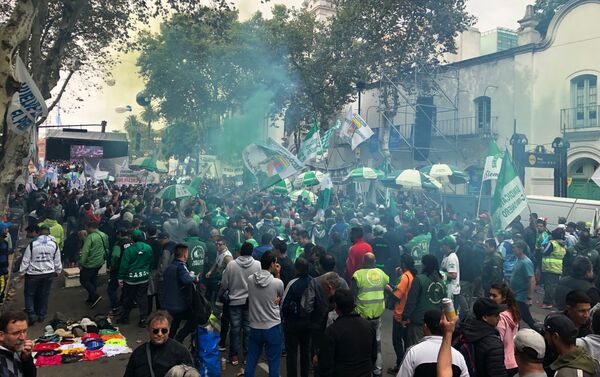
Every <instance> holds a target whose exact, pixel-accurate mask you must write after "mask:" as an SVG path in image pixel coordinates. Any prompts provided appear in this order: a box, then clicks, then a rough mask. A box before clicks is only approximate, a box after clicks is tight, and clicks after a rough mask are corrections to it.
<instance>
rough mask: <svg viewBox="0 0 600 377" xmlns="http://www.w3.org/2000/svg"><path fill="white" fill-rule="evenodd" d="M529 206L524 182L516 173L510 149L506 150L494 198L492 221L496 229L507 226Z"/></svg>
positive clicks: (502, 228)
mask: <svg viewBox="0 0 600 377" xmlns="http://www.w3.org/2000/svg"><path fill="white" fill-rule="evenodd" d="M526 208H527V197H526V196H525V189H524V188H523V184H522V183H521V180H520V179H519V176H517V173H515V168H514V167H513V164H512V162H511V160H510V156H509V154H508V151H506V152H504V157H503V158H502V168H501V169H500V174H499V175H498V182H497V183H496V190H495V191H494V197H493V200H492V222H493V225H494V228H495V229H496V230H504V229H506V227H507V226H508V225H509V224H510V223H511V222H512V221H513V220H514V219H515V218H516V217H517V216H518V215H520V214H521V212H523V211H524V210H525V209H526Z"/></svg>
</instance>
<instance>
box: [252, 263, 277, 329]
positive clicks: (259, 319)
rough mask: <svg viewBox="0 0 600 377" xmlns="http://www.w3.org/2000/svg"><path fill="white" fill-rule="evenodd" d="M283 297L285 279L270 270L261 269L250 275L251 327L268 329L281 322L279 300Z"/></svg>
mask: <svg viewBox="0 0 600 377" xmlns="http://www.w3.org/2000/svg"><path fill="white" fill-rule="evenodd" d="M282 297H283V281H281V280H280V279H277V278H275V277H274V276H273V275H272V274H271V273H270V272H269V271H267V270H260V271H258V272H256V273H254V274H252V275H250V276H249V277H248V302H249V307H250V314H249V316H248V318H249V320H250V327H251V328H253V329H259V330H268V329H270V328H272V327H274V326H277V325H279V324H280V323H281V317H280V316H279V305H278V304H277V303H276V302H279V300H277V298H279V299H281V298H282Z"/></svg>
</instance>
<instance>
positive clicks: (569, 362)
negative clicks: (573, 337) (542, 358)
mask: <svg viewBox="0 0 600 377" xmlns="http://www.w3.org/2000/svg"><path fill="white" fill-rule="evenodd" d="M550 368H551V369H552V370H554V371H556V374H555V375H554V376H555V377H577V376H578V374H577V370H578V369H581V370H583V372H584V373H587V374H588V375H591V376H596V375H597V374H598V373H600V367H599V366H598V362H597V361H596V360H594V359H593V358H592V356H591V355H590V354H589V353H588V352H587V351H586V350H585V349H583V348H581V347H577V349H576V350H575V351H573V352H569V353H565V354H564V355H560V356H558V359H556V360H555V361H554V362H553V363H552V364H550ZM584 376H585V374H584Z"/></svg>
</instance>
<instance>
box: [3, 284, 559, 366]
mask: <svg viewBox="0 0 600 377" xmlns="http://www.w3.org/2000/svg"><path fill="white" fill-rule="evenodd" d="M100 282H101V284H102V286H101V287H100V288H99V289H98V292H99V293H101V294H103V299H102V301H100V303H99V304H98V305H97V306H96V308H94V309H93V310H92V309H89V308H88V307H87V305H86V304H85V303H84V301H85V298H86V293H85V290H84V289H83V288H81V287H74V288H64V283H63V279H62V277H59V278H56V279H55V282H54V283H53V286H52V291H51V294H50V302H49V309H48V318H47V321H48V320H50V319H52V316H54V313H56V312H60V313H62V314H63V315H64V316H66V317H67V318H69V319H72V320H76V321H79V320H81V319H82V318H83V317H86V316H90V317H93V316H94V315H96V314H105V313H108V312H109V311H110V305H109V301H108V298H107V297H106V293H105V289H106V277H101V278H100ZM16 288H17V292H16V295H15V298H14V301H12V302H10V304H9V305H12V308H13V309H22V308H24V304H23V283H22V282H17V283H16ZM541 298H542V295H540V294H539V293H538V292H536V294H535V299H536V300H535V302H536V304H534V307H533V308H532V315H533V317H534V319H535V320H536V321H541V320H543V319H544V316H545V315H546V314H547V313H548V311H547V310H543V309H540V308H538V307H537V302H538V301H541ZM137 315H138V314H137V309H135V308H134V309H133V311H132V314H131V324H130V325H125V326H120V330H121V331H122V333H123V335H125V336H126V338H127V344H128V346H129V347H131V348H132V349H135V348H136V347H138V346H139V345H140V344H142V343H144V342H145V341H146V339H147V335H146V332H145V330H144V329H140V328H139V327H137V318H138V317H137ZM391 321H392V312H391V311H389V310H386V312H385V313H384V315H383V323H382V350H383V372H384V374H383V375H387V372H386V371H387V369H388V368H390V367H392V366H394V365H393V364H394V360H395V355H394V348H393V346H392V342H391V334H392V322H391ZM43 334H44V326H43V325H42V324H40V323H36V324H35V325H34V326H32V327H30V331H29V337H30V338H32V339H35V338H37V337H39V336H42V335H43ZM221 355H222V356H224V355H226V353H225V352H222V353H221ZM128 359H129V354H124V355H117V356H114V357H110V358H108V357H103V358H100V359H98V360H95V361H84V362H79V363H75V364H63V365H59V366H49V367H42V368H40V369H38V376H40V377H66V376H68V377H91V376H113V377H116V376H121V375H122V374H123V372H124V371H125V366H126V365H127V361H128ZM240 368H242V363H240V365H238V366H232V365H230V364H228V365H227V369H226V370H225V372H224V373H223V376H227V377H229V376H236V375H237V373H238V372H239V370H240ZM281 375H282V376H285V375H286V373H285V358H283V359H282V362H281ZM257 376H267V367H266V363H260V364H259V367H258V368H257Z"/></svg>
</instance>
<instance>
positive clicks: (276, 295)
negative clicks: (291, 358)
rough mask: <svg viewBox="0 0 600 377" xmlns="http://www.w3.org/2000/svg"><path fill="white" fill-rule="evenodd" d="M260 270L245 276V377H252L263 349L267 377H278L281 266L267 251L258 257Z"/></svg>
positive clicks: (279, 360) (281, 340)
mask: <svg viewBox="0 0 600 377" xmlns="http://www.w3.org/2000/svg"><path fill="white" fill-rule="evenodd" d="M260 265H261V270H260V271H258V272H256V273H254V274H252V275H250V276H249V277H248V305H249V316H248V317H249V322H250V336H249V342H248V358H247V360H246V362H247V364H246V371H245V375H246V376H248V377H254V373H255V371H256V366H257V364H258V360H259V358H260V355H261V353H262V350H263V347H264V348H266V354H267V360H268V364H269V377H278V376H279V365H280V363H281V350H282V346H283V339H282V333H281V317H280V315H279V303H280V301H281V298H282V297H283V292H284V290H283V281H281V280H280V279H279V271H280V269H281V267H280V266H279V264H278V263H277V257H276V256H275V254H274V253H273V252H271V251H267V252H265V253H264V254H263V255H262V257H261V258H260Z"/></svg>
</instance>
